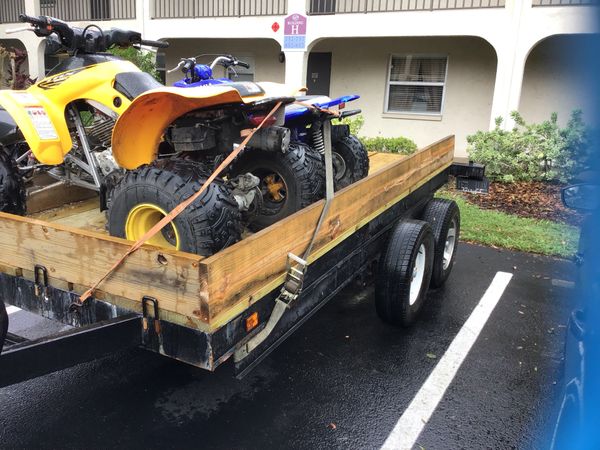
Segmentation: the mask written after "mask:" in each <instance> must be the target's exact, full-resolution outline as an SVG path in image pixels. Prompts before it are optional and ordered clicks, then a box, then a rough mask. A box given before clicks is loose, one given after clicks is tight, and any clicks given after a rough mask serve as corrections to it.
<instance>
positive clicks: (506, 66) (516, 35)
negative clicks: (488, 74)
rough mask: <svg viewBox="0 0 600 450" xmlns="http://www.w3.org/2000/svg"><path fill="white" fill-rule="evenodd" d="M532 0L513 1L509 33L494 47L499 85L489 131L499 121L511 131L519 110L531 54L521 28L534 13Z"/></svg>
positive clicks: (496, 42)
mask: <svg viewBox="0 0 600 450" xmlns="http://www.w3.org/2000/svg"><path fill="white" fill-rule="evenodd" d="M531 8H532V6H531V0H518V1H515V0H510V1H507V2H506V10H507V12H509V14H510V20H509V23H508V26H507V29H506V30H504V32H503V33H502V35H501V36H498V38H497V39H496V40H495V42H494V43H493V45H494V48H495V50H496V56H497V58H498V65H497V68H496V82H495V85H494V97H493V100H492V113H491V117H490V129H493V128H494V127H495V126H496V118H497V117H502V119H503V121H502V128H504V129H507V130H508V129H511V128H512V127H514V121H513V120H512V119H511V117H510V113H511V112H512V111H515V110H518V109H519V102H520V100H521V88H522V86H523V74H524V72H525V61H526V59H527V55H528V53H529V45H528V44H527V43H526V39H525V38H524V34H525V33H523V30H522V27H523V22H524V21H525V16H526V15H527V14H529V13H530V11H531Z"/></svg>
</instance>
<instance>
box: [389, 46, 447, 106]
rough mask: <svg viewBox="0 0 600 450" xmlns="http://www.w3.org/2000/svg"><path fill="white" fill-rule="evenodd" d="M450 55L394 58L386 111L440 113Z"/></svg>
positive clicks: (391, 61) (391, 58)
mask: <svg viewBox="0 0 600 450" xmlns="http://www.w3.org/2000/svg"><path fill="white" fill-rule="evenodd" d="M447 67H448V57H447V56H423V55H392V56H391V57H390V68H389V72H388V85H387V93H386V101H385V112H391V113H406V114H441V113H442V108H443V105H444V89H445V87H446V73H447Z"/></svg>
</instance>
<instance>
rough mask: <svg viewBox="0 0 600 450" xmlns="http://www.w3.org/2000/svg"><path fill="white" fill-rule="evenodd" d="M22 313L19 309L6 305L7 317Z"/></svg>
mask: <svg viewBox="0 0 600 450" xmlns="http://www.w3.org/2000/svg"><path fill="white" fill-rule="evenodd" d="M19 311H22V310H21V308H17V307H16V306H12V305H8V306H7V307H6V312H7V313H8V315H9V316H10V315H11V314H13V313H16V312H19Z"/></svg>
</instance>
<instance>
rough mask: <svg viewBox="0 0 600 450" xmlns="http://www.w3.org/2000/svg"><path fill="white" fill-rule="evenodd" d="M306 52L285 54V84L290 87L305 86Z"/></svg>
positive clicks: (288, 52)
mask: <svg viewBox="0 0 600 450" xmlns="http://www.w3.org/2000/svg"><path fill="white" fill-rule="evenodd" d="M307 61H308V52H303V51H300V52H298V51H287V52H285V84H289V85H292V86H299V87H300V86H305V85H306V63H307Z"/></svg>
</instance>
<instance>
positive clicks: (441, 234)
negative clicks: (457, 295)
mask: <svg viewBox="0 0 600 450" xmlns="http://www.w3.org/2000/svg"><path fill="white" fill-rule="evenodd" d="M423 220H424V221H426V222H427V223H429V225H431V229H432V230H433V237H434V240H435V253H434V258H433V270H432V273H431V287H433V288H439V287H441V286H442V285H443V284H444V283H445V282H446V280H447V279H448V276H449V275H450V272H452V267H453V266H454V260H455V259H456V247H457V245H458V236H459V234H460V210H459V209H458V205H457V204H456V202H455V201H454V200H446V199H442V198H436V199H433V200H431V201H430V202H429V203H427V206H426V207H425V211H424V213H423Z"/></svg>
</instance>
